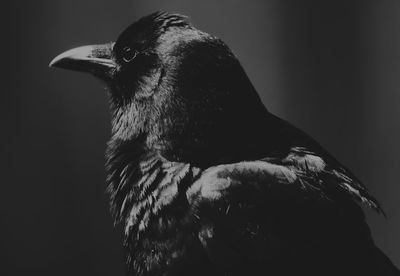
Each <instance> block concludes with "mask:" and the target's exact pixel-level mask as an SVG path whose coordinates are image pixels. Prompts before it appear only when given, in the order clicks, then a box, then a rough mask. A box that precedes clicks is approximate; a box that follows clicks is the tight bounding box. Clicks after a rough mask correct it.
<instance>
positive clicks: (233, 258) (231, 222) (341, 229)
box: [51, 13, 400, 275]
mask: <svg viewBox="0 0 400 276" xmlns="http://www.w3.org/2000/svg"><path fill="white" fill-rule="evenodd" d="M51 65H52V66H57V67H62V68H67V69H74V70H79V71H89V72H91V73H93V74H94V75H95V76H97V77H99V78H101V79H103V80H104V81H105V82H106V83H107V86H108V87H109V95H110V104H111V111H112V136H111V139H110V141H109V143H108V149H107V173H108V177H107V183H108V191H109V194H110V198H111V201H110V202H111V210H112V214H113V216H114V218H115V221H116V222H117V223H122V224H123V225H124V229H125V242H124V245H125V248H126V253H127V265H128V271H129V273H130V275H399V274H400V273H399V271H398V270H397V268H395V266H394V265H393V264H392V263H391V261H390V260H389V259H388V258H387V257H386V256H385V255H384V254H383V253H382V252H381V251H380V250H379V249H378V248H377V247H376V246H375V245H374V242H373V240H372V238H371V233H370V230H369V228H368V226H367V224H366V222H365V218H364V214H363V212H362V209H361V207H360V206H359V204H364V205H366V206H368V207H371V208H372V209H375V210H376V211H378V212H382V211H381V208H380V207H379V204H378V203H377V201H376V200H375V199H374V198H373V197H372V196H371V195H370V194H369V193H368V191H367V189H366V188H365V187H364V186H363V185H362V184H361V183H360V181H358V180H357V179H356V177H355V176H354V175H353V174H352V173H351V172H350V171H349V170H348V169H347V168H345V167H344V166H342V165H341V164H340V163H339V162H338V161H336V160H335V159H334V158H333V157H332V156H331V155H330V154H329V153H328V152H327V151H325V150H324V149H323V148H322V147H321V146H320V145H319V144H318V143H317V142H316V141H314V140H313V139H312V138H310V137H309V136H308V135H307V134H305V133H304V132H302V131H301V130H299V129H297V128H295V127H294V126H292V125H290V124H289V123H287V122H285V121H283V120H282V119H280V118H278V117H276V116H274V115H273V114H271V113H269V112H268V111H267V109H266V108H265V107H264V105H263V104H262V103H261V100H260V98H259V96H258V95H257V92H256V91H255V89H254V87H253V86H252V84H251V82H250V81H249V79H248V77H247V75H246V74H245V72H244V71H243V68H242V67H241V65H240V63H239V61H238V60H237V59H236V57H235V56H234V55H233V54H232V52H231V51H230V50H229V48H228V47H227V46H226V45H225V44H224V43H223V42H222V41H221V40H220V39H218V38H216V37H214V36H211V35H209V34H207V33H205V32H202V31H200V30H198V29H196V28H194V27H193V26H192V25H191V24H190V23H189V22H188V20H187V18H185V17H184V16H181V15H175V14H168V13H154V14H151V15H149V16H147V17H144V18H142V19H140V20H139V21H137V22H135V23H134V24H132V25H131V26H130V27H128V28H127V29H126V30H125V31H124V32H123V33H122V34H121V35H120V36H119V38H118V40H117V41H116V42H115V43H110V44H105V45H96V46H85V47H81V48H77V49H73V50H70V51H68V52H66V53H63V54H61V55H60V56H58V57H57V58H55V60H54V61H53V62H52V63H51Z"/></svg>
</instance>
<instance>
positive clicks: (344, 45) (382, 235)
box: [0, 0, 400, 276]
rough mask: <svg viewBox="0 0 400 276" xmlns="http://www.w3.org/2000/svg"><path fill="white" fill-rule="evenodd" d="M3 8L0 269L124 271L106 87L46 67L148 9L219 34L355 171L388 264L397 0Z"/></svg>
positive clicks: (277, 106)
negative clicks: (112, 196)
mask: <svg viewBox="0 0 400 276" xmlns="http://www.w3.org/2000/svg"><path fill="white" fill-rule="evenodd" d="M8 2H11V1H8ZM4 5H5V6H4ZM2 10H3V13H4V15H3V16H2V18H3V19H5V20H4V22H3V23H2V26H3V28H2V29H3V31H2V37H3V39H2V42H1V44H2V51H1V55H2V63H1V64H2V67H3V68H2V69H3V70H2V71H3V73H2V76H3V81H2V83H3V85H2V93H1V97H2V99H1V101H0V102H1V109H0V110H1V112H2V113H3V114H2V116H1V119H2V135H1V137H2V142H1V146H2V148H1V153H2V154H1V162H2V164H1V168H2V172H1V191H0V214H1V224H0V252H1V253H0V254H1V255H0V262H1V263H0V274H1V275H45V276H46V275H85V276H87V275H96V276H101V275H123V273H124V264H123V254H122V249H121V244H122V241H121V240H122V235H121V231H120V229H117V230H116V229H115V228H114V227H113V222H112V220H111V217H110V215H109V213H108V202H107V196H106V194H105V193H104V190H105V181H104V180H105V173H104V169H103V164H104V154H103V152H104V149H105V144H106V141H107V139H108V137H109V132H110V124H109V114H108V106H107V96H106V93H105V91H104V89H103V85H102V83H100V82H99V81H97V80H96V79H94V78H92V77H90V76H88V75H84V74H78V73H74V72H69V71H63V70H53V69H49V68H48V67H47V64H48V63H49V61H50V60H51V59H52V58H53V57H54V56H56V55H57V54H59V53H60V52H62V51H64V50H67V49H69V48H71V47H74V46H79V45H84V44H90V43H99V42H108V41H111V40H114V39H115V38H116V37H117V35H118V34H119V32H120V31H122V30H123V29H124V28H125V27H126V26H127V25H128V24H130V23H131V22H132V21H134V20H136V19H138V18H139V17H141V16H143V15H146V14H148V13H150V12H153V11H156V10H165V11H170V12H179V13H183V14H187V15H189V16H190V17H191V19H192V21H193V22H194V23H195V25H196V26H198V27H199V28H200V29H203V30H205V31H207V32H210V33H212V34H215V35H217V36H219V37H221V38H222V39H224V40H225V41H226V42H227V43H228V45H230V47H231V48H232V49H233V51H234V52H235V53H236V54H237V56H238V57H239V59H240V60H241V62H242V64H243V66H244V67H245V69H246V71H247V73H248V75H249V77H250V79H251V80H252V81H253V83H254V85H255V87H256V88H257V90H258V92H259V93H260V95H261V97H262V99H263V101H264V103H265V104H266V106H267V107H268V108H269V109H270V110H271V111H272V112H274V113H276V114H278V115H279V116H281V117H283V118H285V119H287V120H289V121H291V122H293V123H294V124H296V125H297V126H299V127H301V128H303V129H304V130H306V131H307V132H308V133H310V134H311V135H312V136H314V137H315V138H316V139H317V140H319V141H320V142H321V144H322V145H324V146H325V147H326V148H327V149H328V150H330V151H331V152H332V153H333V154H334V155H335V156H336V157H337V158H338V159H339V160H341V161H342V162H343V163H344V164H345V165H347V166H348V167H349V168H351V169H352V170H353V172H354V173H355V174H356V175H357V176H359V178H360V179H361V180H363V182H364V183H365V184H366V185H367V186H368V187H369V189H370V190H371V192H372V193H373V194H374V195H375V196H376V197H377V198H378V199H379V200H380V201H381V202H382V204H383V207H384V209H385V210H386V212H387V215H388V219H387V220H385V219H384V218H382V217H380V216H378V215H374V214H372V212H370V211H368V210H366V212H367V216H368V220H369V223H370V225H371V228H372V231H373V235H374V238H375V240H376V243H377V244H378V245H379V246H380V247H381V248H382V249H383V250H384V251H385V252H386V253H387V254H388V255H389V256H390V258H391V259H392V260H393V261H394V262H395V263H396V264H397V265H398V266H400V237H399V234H398V233H400V201H399V196H400V185H399V180H398V179H399V177H398V174H399V170H400V166H399V164H400V162H399V158H400V145H399V141H400V109H399V105H400V92H399V90H400V77H399V75H400V55H399V50H400V1H397V0H396V1H395V0H379V1H378V0H376V1H365V0H364V1H352V0H346V1H337V0H336V1H321V0H315V1H296V0H292V1H284V0H273V1H266V0H259V1H239V0H229V1H228V0H223V1H221V0H220V1H215V0H214V1H213V0H209V1H205V0H202V1H188V0H181V1H177V0H176V1H165V0H159V1H147V0H146V1H106V0H101V1H100V0H86V1H81V0H79V1H78V0H69V1H54V0H47V1H14V2H12V3H8V4H3V8H2ZM4 61H5V62H4Z"/></svg>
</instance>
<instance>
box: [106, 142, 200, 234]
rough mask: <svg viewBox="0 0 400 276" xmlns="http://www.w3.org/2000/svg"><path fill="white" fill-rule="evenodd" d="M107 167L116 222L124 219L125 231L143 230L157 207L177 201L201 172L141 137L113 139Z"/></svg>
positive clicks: (108, 152) (109, 189) (109, 148)
mask: <svg viewBox="0 0 400 276" xmlns="http://www.w3.org/2000/svg"><path fill="white" fill-rule="evenodd" d="M106 169H107V174H108V176H107V182H108V192H109V194H110V201H111V202H110V203H111V211H112V213H113V216H114V219H115V221H116V222H120V221H124V222H125V232H126V234H128V233H131V232H139V231H141V230H144V229H145V228H146V227H147V223H148V222H149V219H150V218H151V217H152V216H154V215H156V211H155V210H158V209H160V208H161V207H165V206H169V205H171V204H175V202H176V201H177V200H178V199H179V198H180V197H181V196H182V195H184V194H185V192H186V189H187V188H188V187H189V185H190V183H192V181H193V179H194V178H195V177H196V176H197V175H198V174H199V173H200V170H199V169H197V168H195V167H192V166H191V165H190V164H187V163H179V162H170V161H168V160H167V159H165V158H164V157H163V156H161V154H160V153H159V152H157V151H152V150H148V149H146V148H145V147H144V146H143V143H141V142H140V141H137V142H129V143H128V142H126V141H110V143H109V145H108V150H107V167H106ZM164 191H165V194H163V192H164ZM144 206H147V208H143V207H144ZM150 207H154V208H150Z"/></svg>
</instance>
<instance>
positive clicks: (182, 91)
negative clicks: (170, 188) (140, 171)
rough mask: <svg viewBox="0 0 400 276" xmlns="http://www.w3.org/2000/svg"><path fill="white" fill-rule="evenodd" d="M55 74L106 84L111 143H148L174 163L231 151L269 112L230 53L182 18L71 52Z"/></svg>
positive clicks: (136, 27) (161, 16)
mask: <svg viewBox="0 0 400 276" xmlns="http://www.w3.org/2000/svg"><path fill="white" fill-rule="evenodd" d="M50 66H52V67H60V68H65V69H71V70H76V71H84V72H90V73H92V74H93V75H95V76H96V77H98V78H100V79H102V80H104V81H105V82H106V83H107V86H108V87H109V94H110V99H111V101H110V102H111V110H112V132H113V136H112V137H113V138H112V139H114V140H118V141H127V142H129V141H133V142H134V141H135V140H137V139H138V137H142V138H143V137H144V145H145V146H146V147H148V148H152V149H157V150H160V151H163V152H169V153H170V154H169V155H174V156H173V157H174V158H173V159H182V158H185V156H184V155H189V157H190V155H191V154H192V155H193V154H196V153H198V152H203V153H204V152H205V151H206V152H208V151H215V147H217V148H219V149H221V150H222V149H223V148H225V147H226V148H228V145H230V144H232V143H233V142H232V141H236V142H237V140H238V139H239V140H240V139H241V138H243V137H241V136H242V135H243V130H242V133H238V132H237V129H238V128H242V129H243V128H245V127H246V125H248V124H251V123H252V122H249V118H252V117H251V114H254V113H255V112H257V111H259V110H260V109H263V107H262V104H261V102H260V100H259V97H258V95H257V93H256V92H255V91H254V88H253V87H252V85H251V83H250V81H249V80H248V78H247V76H246V74H245V73H244V71H243V69H242V67H241V65H240V64H239V62H238V60H237V59H236V58H235V56H234V55H233V54H232V52H231V51H230V49H229V48H228V47H227V46H226V45H225V44H224V43H223V42H222V41H221V40H220V39H218V38H216V37H214V36H212V35H209V34H207V33H205V32H202V31H200V30H198V29H196V28H194V27H193V26H192V25H191V24H190V23H189V22H188V20H187V18H186V17H184V16H181V15H176V14H168V13H154V14H151V15H149V16H146V17H144V18H142V19H140V20H139V21H137V22H135V23H133V24H132V25H130V26H129V27H128V28H127V29H126V30H125V31H123V32H122V34H121V35H120V36H119V37H118V39H117V40H116V42H111V43H107V44H104V45H92V46H83V47H78V48H75V49H72V50H69V51H66V52H64V53H62V54H61V55H59V56H57V57H56V58H55V59H54V60H53V61H52V62H51V63H50ZM235 132H236V133H235ZM231 142H232V143H231ZM186 157H188V156H186ZM189 157H188V158H189Z"/></svg>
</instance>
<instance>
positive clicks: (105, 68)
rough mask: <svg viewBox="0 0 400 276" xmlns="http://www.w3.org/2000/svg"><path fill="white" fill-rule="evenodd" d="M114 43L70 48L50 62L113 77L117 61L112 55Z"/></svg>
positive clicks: (55, 65)
mask: <svg viewBox="0 0 400 276" xmlns="http://www.w3.org/2000/svg"><path fill="white" fill-rule="evenodd" d="M113 46H114V43H107V44H102V45H87V46H81V47H78V48H74V49H71V50H68V51H66V52H64V53H62V54H60V55H58V56H56V57H55V58H54V59H53V60H52V61H51V62H50V64H49V66H50V67H58V68H63V69H68V70H74V71H79V72H89V73H92V74H93V75H95V76H97V77H99V78H101V79H104V80H107V79H110V78H111V77H112V73H113V71H114V69H115V68H116V63H115V62H114V60H113V57H112V49H113Z"/></svg>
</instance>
